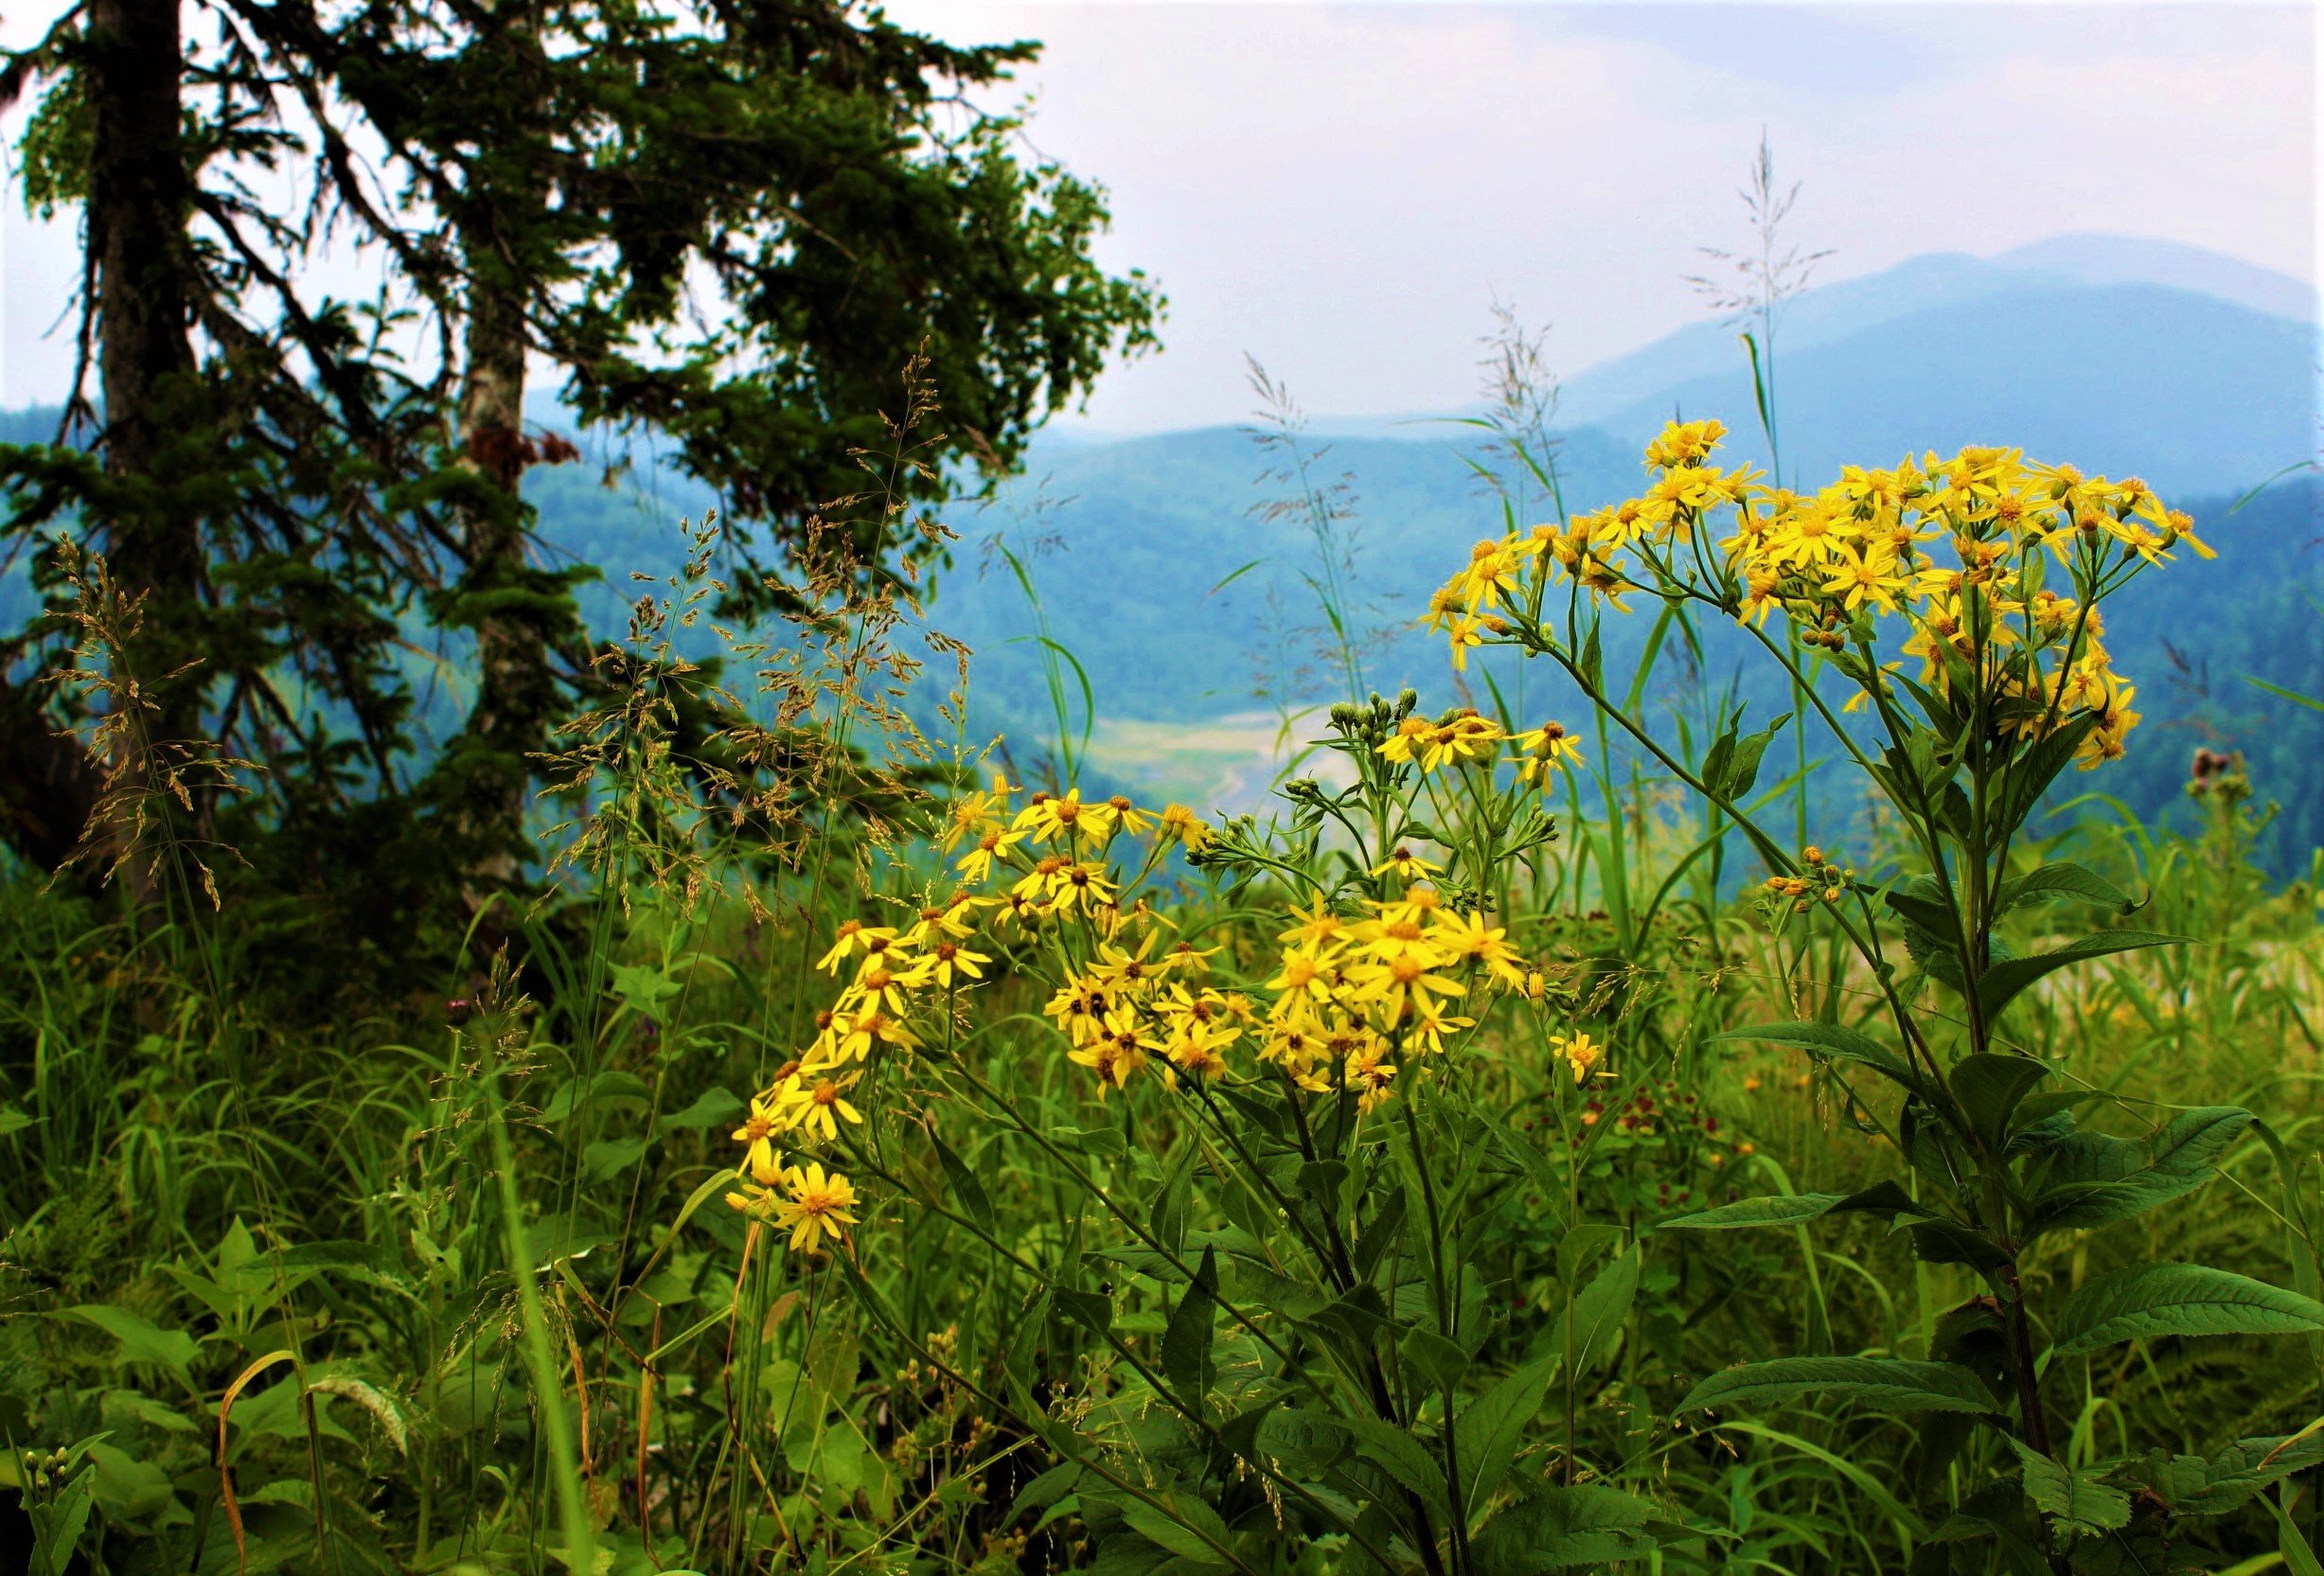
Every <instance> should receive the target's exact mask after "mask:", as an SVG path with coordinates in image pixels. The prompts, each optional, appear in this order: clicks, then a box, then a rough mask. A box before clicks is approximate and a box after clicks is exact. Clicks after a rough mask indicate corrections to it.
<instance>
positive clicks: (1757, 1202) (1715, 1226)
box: [1655, 1193, 1846, 1231]
mask: <svg viewBox="0 0 2324 1576" xmlns="http://www.w3.org/2000/svg"><path fill="white" fill-rule="evenodd" d="M1844 1196H1846V1195H1843V1194H1837V1193H1776V1194H1769V1195H1765V1197H1760V1198H1738V1199H1736V1200H1735V1201H1734V1202H1733V1203H1731V1204H1721V1205H1720V1206H1719V1207H1718V1208H1716V1209H1713V1210H1701V1211H1697V1212H1696V1213H1694V1214H1682V1215H1679V1216H1677V1217H1676V1219H1672V1220H1665V1221H1663V1222H1661V1223H1660V1224H1659V1225H1658V1226H1657V1227H1656V1228H1655V1230H1656V1231H1735V1230H1737V1229H1739V1228H1741V1227H1745V1226H1797V1225H1799V1224H1800V1223H1801V1221H1806V1220H1814V1219H1816V1218H1817V1217H1818V1216H1819V1215H1825V1214H1829V1213H1832V1211H1833V1210H1834V1209H1835V1208H1836V1206H1837V1205H1838V1204H1839V1201H1840V1200H1841V1198H1843V1197H1844Z"/></svg>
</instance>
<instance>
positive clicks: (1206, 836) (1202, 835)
mask: <svg viewBox="0 0 2324 1576" xmlns="http://www.w3.org/2000/svg"><path fill="white" fill-rule="evenodd" d="M1155 824H1156V826H1157V827H1159V828H1160V830H1161V835H1162V837H1164V838H1172V839H1176V840H1177V841H1178V843H1179V845H1180V847H1181V848H1184V849H1185V850H1186V851H1187V852H1188V853H1190V854H1192V853H1196V852H1197V851H1199V850H1200V849H1201V847H1202V845H1203V844H1205V843H1207V842H1209V841H1211V829H1210V828H1209V827H1208V826H1205V825H1204V824H1203V823H1201V822H1200V821H1199V820H1197V818H1196V816H1195V812H1194V811H1192V810H1190V809H1188V808H1187V807H1186V806H1183V805H1175V804H1174V805H1164V806H1162V814H1161V816H1160V817H1159V818H1157V820H1156V822H1155Z"/></svg>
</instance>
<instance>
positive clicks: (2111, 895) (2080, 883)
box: [1994, 862, 2138, 914]
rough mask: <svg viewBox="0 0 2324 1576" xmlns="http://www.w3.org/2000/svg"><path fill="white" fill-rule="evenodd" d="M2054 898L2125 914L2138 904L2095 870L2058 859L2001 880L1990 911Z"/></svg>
mask: <svg viewBox="0 0 2324 1576" xmlns="http://www.w3.org/2000/svg"><path fill="white" fill-rule="evenodd" d="M2058 897H2071V898H2074V899H2077V900H2078V901H2081V902H2084V903H2097V904H2100V905H2102V906H2103V907H2106V908H2110V909H2113V910H2114V911H2116V912H2118V913H2125V914H2126V913H2129V912H2132V911H2133V910H2135V909H2137V908H2138V903H2137V902H2135V901H2134V900H2133V899H2132V898H2131V897H2130V895H2129V894H2127V893H2125V892H2123V891H2122V889H2121V888H2120V887H2118V886H2116V885H2115V884H2114V883H2113V882H2112V881H2109V880H2107V879H2106V878H2105V877H2103V876H2101V875H2099V874H2097V873H2096V872H2095V871H2091V870H2085V869H2084V868H2083V867H2082V866H2081V865H2078V864H2069V863H2065V862H2059V863H2056V864H2046V865H2042V866H2040V867H2039V868H2038V869H2035V870H2034V871H2032V872H2031V874H2029V875H2026V876H2021V877H2018V878H2017V879H2016V880H2014V881H2006V882H2004V883H2002V887H2001V893H2000V895H1999V896H1998V897H1996V898H1995V900H1994V912H1996V913H2007V912H2009V911H2010V910H2012V909H2014V908H2015V907H2017V906H2018V905H2019V904H2020V903H2040V902H2046V901H2048V900H2049V899H2051V898H2058Z"/></svg>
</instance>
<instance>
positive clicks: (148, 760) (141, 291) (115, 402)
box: [50, 0, 214, 896]
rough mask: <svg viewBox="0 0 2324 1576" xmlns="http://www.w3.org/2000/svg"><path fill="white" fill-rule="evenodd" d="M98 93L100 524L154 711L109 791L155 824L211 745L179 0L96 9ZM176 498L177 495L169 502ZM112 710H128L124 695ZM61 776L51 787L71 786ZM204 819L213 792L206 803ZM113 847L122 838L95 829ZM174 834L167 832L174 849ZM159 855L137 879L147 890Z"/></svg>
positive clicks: (92, 222)
mask: <svg viewBox="0 0 2324 1576" xmlns="http://www.w3.org/2000/svg"><path fill="white" fill-rule="evenodd" d="M85 38H86V50H87V53H86V57H85V60H86V64H85V71H86V87H87V91H88V95H89V99H90V104H91V107H92V111H93V116H94V122H95V124H94V135H93V141H92V143H91V147H90V155H89V187H88V214H87V218H88V240H87V244H88V245H89V247H90V248H91V249H92V251H93V253H94V257H95V261H96V265H97V267H96V274H97V299H96V301H95V303H94V307H95V310H96V313H97V364H98V378H99V381H100V382H101V385H102V389H103V397H104V429H103V434H102V444H103V453H104V461H105V468H106V469H107V471H108V472H109V473H110V474H111V476H112V477H113V478H114V479H115V481H116V482H118V483H121V484H125V486H124V487H123V490H122V492H121V495H120V499H119V502H118V503H117V504H116V505H115V506H114V507H112V508H109V509H107V510H105V511H104V514H105V516H106V518H104V519H102V520H101V521H99V522H98V527H99V533H100V540H101V544H102V550H103V552H104V553H105V556H106V558H107V559H108V561H109V562H110V563H111V566H112V570H113V576H114V579H115V582H116V583H117V584H118V585H119V587H120V589H121V592H122V594H123V595H124V597H136V596H140V595H142V596H143V597H144V598H145V607H144V615H143V620H142V632H141V633H139V634H137V635H136V636H135V637H133V638H132V639H130V640H128V641H127V642H126V643H125V644H124V645H123V646H122V647H121V648H120V649H119V650H118V651H117V652H115V657H116V659H117V660H118V662H119V663H120V664H121V665H122V666H123V667H125V668H126V669H127V670H128V671H127V672H126V673H116V674H115V679H116V681H131V682H134V683H135V685H136V686H137V693H138V694H139V695H140V696H141V697H142V698H143V700H144V702H145V703H144V704H143V705H142V706H140V707H138V708H137V710H138V714H139V715H137V716H136V717H133V719H132V724H131V726H130V727H129V728H127V729H125V730H124V731H123V737H122V739H121V741H120V742H119V744H118V745H117V746H116V747H115V758H114V759H113V761H111V762H110V763H108V767H109V770H110V771H111V772H112V774H113V775H112V786H113V788H115V789H116V790H118V791H120V792H122V793H125V794H126V795H128V796H130V797H131V798H132V799H133V800H134V801H136V802H141V803H142V804H143V805H144V806H145V807H146V811H147V813H148V814H149V815H150V816H162V817H167V816H174V815H176V814H178V813H180V812H179V810H178V807H177V806H175V804H174V803H172V802H171V801H170V798H169V791H168V784H167V779H168V777H169V770H170V764H171V762H172V761H173V760H174V759H176V758H179V757H180V756H182V754H183V753H185V752H186V751H188V750H190V749H192V748H194V747H195V746H196V743H197V741H198V740H199V739H200V738H201V736H202V721H203V694H204V674H203V672H202V671H201V669H200V668H199V667H198V666H193V665H191V664H195V663H196V662H197V660H198V659H199V658H200V656H201V655H202V638H201V609H202V600H203V586H204V579H205V570H206V567H207V566H206V564H205V562H204V550H203V528H202V522H201V519H200V517H199V515H198V514H197V513H195V512H194V510H193V508H191V507H189V506H188V505H187V503H186V501H185V500H184V498H183V495H182V494H179V493H178V487H177V484H178V483H180V482H181V481H182V480H184V479H185V478H186V476H187V475H188V474H189V473H190V472H192V471H194V470H197V469H201V468H202V467H203V466H204V465H205V464H207V463H208V462H209V461H210V460H211V459H212V458H213V457H214V446H213V445H212V444H210V443H209V442H208V441H206V440H205V439H204V437H203V436H202V431H203V428H204V419H203V398H202V390H201V388H200V386H199V381H198V379H197V378H196V376H195V363H194V352H193V344H192V338H191V334H190V332H189V328H188V323H189V318H190V307H191V303H192V300H193V295H194V290H195V282H194V280H193V278H192V259H191V256H190V253H189V249H188V246H187V243H186V216H187V213H188V212H189V208H190V204H189V195H190V180H189V176H188V173H187V170H186V157H185V151H184V149H183V148H182V147H181V145H180V138H179V115H180V110H181V103H180V90H179V83H180V72H181V71H182V69H183V56H182V51H181V37H180V31H179V15H178V0H90V3H89V9H88V27H87V31H86V35H85ZM173 494H178V495H177V496H173ZM112 703H113V704H114V705H115V706H121V705H125V704H128V703H129V701H128V699H127V692H126V685H124V686H123V687H122V688H121V689H120V690H117V691H116V693H115V696H114V698H113V701H112ZM72 776H73V774H72V773H70V772H69V771H64V772H62V773H60V772H59V771H55V770H52V772H51V776H50V780H51V781H56V782H64V781H69V780H71V779H72ZM196 803H197V805H198V806H201V807H202V808H201V809H199V810H198V811H197V816H198V817H199V816H200V815H201V814H202V813H203V812H204V811H205V810H206V803H207V801H206V797H204V798H198V799H197V801H196ZM90 830H91V831H92V833H94V834H95V835H97V836H98V838H100V839H102V838H104V837H107V836H112V837H116V838H117V837H120V836H124V835H126V828H124V827H118V826H116V827H113V828H99V827H92V828H90ZM169 841H171V840H169V838H168V836H167V835H166V834H165V835H164V847H165V849H166V848H167V846H168V845H169ZM150 870H151V860H150V859H146V858H144V857H143V856H142V854H141V855H140V857H139V858H138V859H134V860H133V868H132V872H131V878H132V881H133V890H135V891H137V892H138V894H139V895H140V896H151V888H150V884H149V878H148V877H149V872H150Z"/></svg>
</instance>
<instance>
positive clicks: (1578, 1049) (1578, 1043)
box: [1550, 1029, 1606, 1084]
mask: <svg viewBox="0 0 2324 1576" xmlns="http://www.w3.org/2000/svg"><path fill="white" fill-rule="evenodd" d="M1550 1052H1551V1054H1552V1055H1555V1056H1556V1057H1558V1058H1559V1059H1560V1060H1562V1061H1564V1063H1565V1064H1566V1065H1567V1066H1568V1067H1569V1068H1571V1069H1572V1070H1573V1081H1574V1082H1575V1083H1577V1084H1578V1083H1580V1082H1581V1081H1582V1080H1583V1079H1585V1078H1587V1077H1588V1076H1589V1074H1590V1071H1591V1070H1592V1069H1594V1068H1596V1067H1597V1065H1598V1063H1600V1062H1601V1061H1603V1060H1605V1059H1606V1047H1605V1045H1603V1044H1602V1043H1600V1042H1599V1041H1597V1040H1594V1039H1591V1038H1590V1037H1589V1032H1588V1030H1586V1029H1578V1030H1576V1031H1574V1032H1573V1033H1572V1034H1570V1035H1556V1036H1552V1037H1551V1040H1550Z"/></svg>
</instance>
